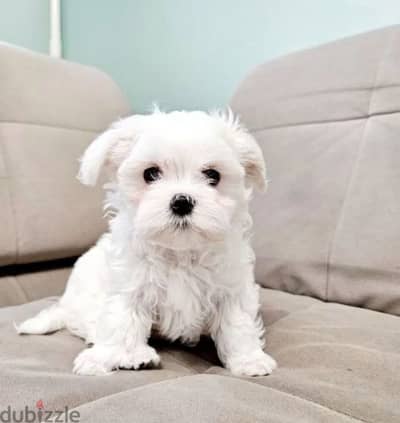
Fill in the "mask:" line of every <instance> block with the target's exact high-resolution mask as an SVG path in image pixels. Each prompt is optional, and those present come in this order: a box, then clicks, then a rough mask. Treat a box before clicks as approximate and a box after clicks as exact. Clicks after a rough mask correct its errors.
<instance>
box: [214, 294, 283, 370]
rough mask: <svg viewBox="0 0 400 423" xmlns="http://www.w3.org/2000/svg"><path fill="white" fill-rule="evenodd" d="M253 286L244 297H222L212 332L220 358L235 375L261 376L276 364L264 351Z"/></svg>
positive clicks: (256, 297)
mask: <svg viewBox="0 0 400 423" xmlns="http://www.w3.org/2000/svg"><path fill="white" fill-rule="evenodd" d="M257 288H258V287H256V286H254V289H255V290H256V291H257ZM254 289H253V287H248V288H247V289H246V292H245V293H243V294H244V298H243V296H241V297H240V298H235V297H233V298H230V299H227V300H226V301H224V302H223V304H221V308H220V312H219V315H218V317H217V319H216V324H215V325H214V327H213V328H212V332H211V335H212V337H213V339H214V341H215V343H216V346H217V350H218V355H219V357H220V359H221V361H222V362H223V363H224V365H225V366H226V367H227V368H228V369H229V370H230V371H231V372H232V373H233V374H234V375H238V376H262V375H266V374H270V373H271V372H272V370H274V369H275V368H276V362H275V360H274V359H273V358H272V357H270V356H269V355H268V354H266V353H265V352H264V351H263V344H264V342H263V339H262V335H263V325H262V321H261V319H260V318H258V317H257V311H258V291H257V293H256V291H254Z"/></svg>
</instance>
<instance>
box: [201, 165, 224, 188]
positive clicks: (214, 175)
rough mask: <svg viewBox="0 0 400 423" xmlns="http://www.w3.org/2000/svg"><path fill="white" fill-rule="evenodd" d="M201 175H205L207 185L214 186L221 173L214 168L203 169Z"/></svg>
mask: <svg viewBox="0 0 400 423" xmlns="http://www.w3.org/2000/svg"><path fill="white" fill-rule="evenodd" d="M202 173H203V175H204V176H206V178H207V181H208V183H209V185H211V186H213V187H216V186H217V185H218V183H219V181H220V180H221V174H220V173H219V172H218V170H215V169H206V170H203V172H202Z"/></svg>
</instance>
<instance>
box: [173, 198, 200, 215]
mask: <svg viewBox="0 0 400 423" xmlns="http://www.w3.org/2000/svg"><path fill="white" fill-rule="evenodd" d="M195 203H196V202H195V201H194V199H193V198H192V197H191V196H190V195H187V194H176V195H174V196H173V197H172V200H171V203H170V205H169V206H170V208H171V210H172V212H173V213H174V214H176V215H178V216H186V215H188V214H190V213H191V212H192V210H193V207H194V205H195Z"/></svg>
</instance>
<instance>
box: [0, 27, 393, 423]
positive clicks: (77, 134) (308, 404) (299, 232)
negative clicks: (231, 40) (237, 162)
mask: <svg viewBox="0 0 400 423" xmlns="http://www.w3.org/2000/svg"><path fill="white" fill-rule="evenodd" d="M399 41H400V27H391V28H386V29H383V30H380V31H374V32H371V33H368V34H363V35H360V36H357V37H352V38H348V39H344V40H340V41H337V42H334V43H331V44H328V45H325V46H321V47H318V48H315V49H311V50H308V51H304V52H300V53H296V54H292V55H290V56H287V57H283V58H281V59H277V60H275V61H273V62H270V63H266V64H264V65H261V66H259V67H258V68H256V69H255V70H254V71H253V72H252V73H251V74H250V75H249V76H248V77H247V78H246V79H245V80H244V81H243V82H242V84H241V85H240V86H239V88H238V90H237V92H236V94H235V95H234V97H233V100H232V104H231V105H232V108H233V109H234V111H235V112H237V113H239V114H240V115H241V117H242V120H243V122H244V123H245V124H246V125H247V126H248V127H249V129H250V131H251V132H252V133H253V134H254V136H255V137H256V138H257V140H258V141H259V143H260V145H261V147H262V149H263V151H264V154H265V157H266V161H267V165H268V168H269V179H270V187H269V192H267V194H266V195H257V196H256V197H255V199H254V202H253V204H252V211H253V215H254V224H255V230H254V233H255V236H254V245H255V250H256V256H257V266H256V277H257V281H258V282H259V283H260V284H261V286H262V288H261V312H262V315H263V319H264V322H265V324H266V339H267V344H266V349H267V351H268V352H269V353H270V354H271V355H272V356H273V357H274V358H275V359H276V360H277V361H278V365H279V367H278V369H277V370H276V371H275V372H274V373H273V374H272V375H270V376H266V377H258V378H237V377H232V376H231V375H230V373H229V372H228V371H227V370H225V369H224V368H223V367H222V366H221V364H220V362H219V360H218V357H217V354H216V351H215V348H214V346H213V343H212V341H211V340H210V339H208V338H203V339H202V340H201V341H200V343H199V345H197V346H196V347H193V348H189V347H185V346H182V345H179V344H177V343H173V344H170V343H168V342H166V341H164V340H162V339H158V338H156V337H155V336H154V337H153V338H152V339H151V343H152V344H153V345H154V346H155V347H156V348H157V350H158V351H159V352H160V355H161V359H162V367H161V368H160V369H152V370H143V371H120V372H117V373H116V374H114V375H112V376H110V377H103V378H98V377H88V376H77V375H74V374H72V361H73V359H74V357H75V356H76V355H77V354H78V352H79V351H80V350H82V349H83V348H84V347H85V345H84V342H83V341H82V340H81V339H79V338H77V337H74V336H72V335H70V334H69V333H67V332H66V331H61V332H57V333H55V334H51V335H46V336H17V335H16V333H15V329H14V325H13V322H20V321H22V320H24V319H25V318H27V317H30V316H32V315H33V314H35V313H36V312H38V311H39V310H41V309H43V308H44V307H46V306H48V305H49V304H51V303H52V302H54V301H56V300H57V298H56V297H54V296H57V295H60V294H61V292H62V290H63V287H64V285H65V282H66V280H67V278H68V274H69V272H70V270H71V266H72V265H73V261H74V259H75V257H76V256H77V255H79V254H81V253H82V252H83V251H84V250H85V249H87V248H88V247H89V246H90V245H92V244H93V242H94V241H95V239H96V238H97V236H98V235H99V234H100V233H101V232H102V231H103V230H104V227H105V223H104V221H103V220H102V219H101V191H100V190H99V189H87V188H84V187H82V186H80V185H79V184H78V183H77V182H76V180H75V174H76V172H77V166H78V163H77V158H78V157H79V155H80V154H81V153H82V151H83V149H84V148H85V146H86V145H87V144H88V143H89V142H90V141H91V139H92V138H93V137H94V136H95V135H96V133H98V132H99V131H101V130H102V129H103V128H105V127H106V126H107V125H108V124H109V123H110V122H111V121H112V120H114V119H115V118H117V117H118V116H122V115H125V114H127V113H129V107H128V106H127V104H126V102H125V100H124V99H123V97H122V95H121V93H120V92H119V90H118V89H117V88H116V86H115V84H114V83H113V82H112V81H110V79H109V78H108V77H107V76H105V75H104V74H102V73H100V72H98V71H96V70H94V69H90V68H87V67H83V66H80V65H76V64H71V63H68V62H64V61H59V60H54V59H50V58H48V57H46V56H43V55H37V54H33V53H30V52H28V51H25V50H21V49H15V48H13V47H10V46H6V45H0V88H1V90H2V94H3V95H2V96H0V204H1V207H0V219H1V221H2V222H3V225H2V230H1V235H0V263H1V265H2V267H0V386H1V389H0V413H1V412H2V411H3V410H7V407H11V409H12V410H22V409H23V408H24V407H25V406H28V407H29V408H30V409H33V410H34V409H35V407H36V402H37V401H38V400H42V402H43V405H44V408H45V409H46V410H62V409H64V407H66V406H67V407H68V408H69V410H70V411H71V410H75V411H77V412H79V419H80V421H81V422H95V423H101V422H115V423H118V422H121V423H122V422H127V421H132V422H155V423H156V422H157V423H159V422H182V423H183V422H184V423H187V422H221V423H222V422H227V423H228V422H229V423H231V422H237V423H246V422H249V423H250V422H251V423H253V422H277V423H288V422H305V423H310V422H315V423H320V422H324V423H325V422H332V423H341V422H346V423H347V422H349V423H350V422H364V423H365V422H366V423H379V422H381V423H397V422H399V421H400V407H399V398H400V397H399V393H400V317H399V316H398V315H400V253H399V251H400V223H399V222H400V219H399V216H400V195H399V191H400V167H399V166H398V163H399V159H398V158H399V157H400V154H399V153H400V117H399V116H400V114H399V111H400V100H399V98H400V97H399V96H398V94H400V90H399V86H400V80H399V79H400V72H399V69H400V63H399V62H400V43H399ZM41 93H46V95H43V96H42V95H41ZM89 111H90V113H89ZM285 291H286V292H285ZM23 303H24V304H23ZM356 306H357V307H356ZM4 388H5V389H4ZM0 415H1V414H0Z"/></svg>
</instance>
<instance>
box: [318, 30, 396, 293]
mask: <svg viewBox="0 0 400 423" xmlns="http://www.w3.org/2000/svg"><path fill="white" fill-rule="evenodd" d="M395 35H396V33H395V32H391V33H390V39H389V40H388V44H387V46H386V48H385V50H384V52H383V53H382V56H381V58H380V61H379V63H378V65H377V67H376V72H375V78H374V85H373V87H372V90H371V94H370V97H369V101H368V113H367V116H368V117H367V118H366V121H365V124H364V129H363V132H362V135H361V139H360V143H359V146H358V149H357V153H356V157H355V159H354V162H353V166H352V169H351V171H350V176H349V179H348V183H347V187H346V189H345V192H344V197H343V201H342V205H341V207H340V210H339V213H338V217H337V221H336V224H335V227H334V229H333V234H332V238H331V241H330V243H329V245H328V251H327V258H326V285H325V301H328V298H329V286H330V279H331V265H332V255H333V252H334V247H335V244H336V238H337V234H338V230H339V228H340V226H341V224H342V222H343V218H344V212H345V209H346V205H347V201H348V198H349V193H350V190H351V188H352V186H353V183H354V179H355V177H356V175H357V171H358V169H359V165H360V162H361V156H362V152H363V151H364V149H365V145H366V143H367V136H366V134H367V129H368V123H369V122H370V120H369V119H370V117H371V114H370V110H371V104H372V100H373V98H374V94H375V92H376V90H375V87H376V86H377V81H378V78H379V76H380V73H381V68H382V65H383V62H384V59H385V58H386V56H387V53H388V51H389V50H390V49H391V47H392V43H393V39H394V36H395Z"/></svg>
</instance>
